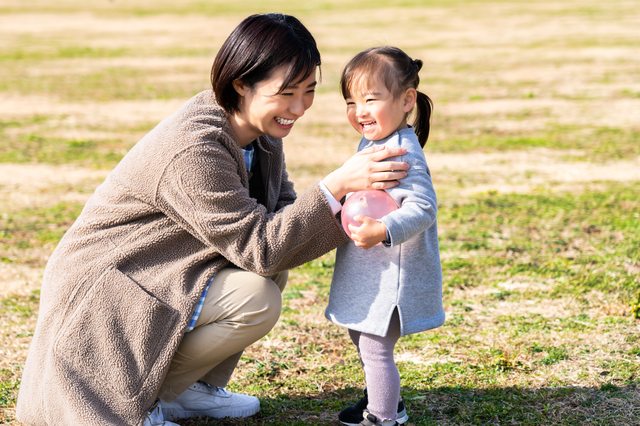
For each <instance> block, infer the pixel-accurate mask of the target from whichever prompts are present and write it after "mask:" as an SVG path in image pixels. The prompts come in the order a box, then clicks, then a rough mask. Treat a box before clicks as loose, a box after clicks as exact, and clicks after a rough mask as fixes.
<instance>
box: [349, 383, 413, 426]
mask: <svg viewBox="0 0 640 426" xmlns="http://www.w3.org/2000/svg"><path fill="white" fill-rule="evenodd" d="M367 405H369V398H368V396H367V388H365V389H364V396H363V397H362V398H360V400H359V401H358V402H356V403H355V404H354V405H352V406H351V407H347V408H345V409H344V410H342V411H340V414H338V420H340V422H341V423H342V424H345V425H347V426H358V425H359V424H360V423H361V422H362V420H364V416H363V415H362V412H363V411H364V410H366V409H367ZM407 420H409V416H407V410H405V408H404V403H403V402H402V400H400V402H398V418H397V419H396V422H398V423H399V424H402V423H405V422H406V421H407Z"/></svg>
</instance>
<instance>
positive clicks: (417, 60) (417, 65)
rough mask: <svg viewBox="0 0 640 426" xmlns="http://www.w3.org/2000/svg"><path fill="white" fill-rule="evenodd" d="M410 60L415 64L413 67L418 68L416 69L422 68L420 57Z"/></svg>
mask: <svg viewBox="0 0 640 426" xmlns="http://www.w3.org/2000/svg"><path fill="white" fill-rule="evenodd" d="M412 62H413V65H415V67H416V68H417V69H418V71H420V70H421V69H422V61H421V60H420V59H414V60H413V61H412Z"/></svg>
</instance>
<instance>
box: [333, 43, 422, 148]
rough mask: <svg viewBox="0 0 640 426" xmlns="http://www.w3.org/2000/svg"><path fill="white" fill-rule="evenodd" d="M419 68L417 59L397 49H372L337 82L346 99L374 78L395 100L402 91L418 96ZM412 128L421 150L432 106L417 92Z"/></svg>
mask: <svg viewBox="0 0 640 426" xmlns="http://www.w3.org/2000/svg"><path fill="white" fill-rule="evenodd" d="M421 68H422V61H421V60H420V59H416V60H413V59H411V58H410V57H409V55H407V54H406V53H404V52H403V51H402V50H400V49H398V48H397V47H390V46H382V47H373V48H371V49H367V50H364V51H362V52H360V53H358V54H357V55H356V56H355V57H354V58H353V59H351V61H349V63H348V64H347V66H346V67H345V68H344V71H343V72H342V77H341V78H340V90H341V91H342V96H343V97H344V98H345V99H346V98H348V97H350V96H351V92H352V91H353V90H361V89H364V90H366V89H368V87H367V82H368V81H370V79H371V78H372V76H376V77H377V78H379V79H380V81H381V82H382V83H383V84H384V85H385V86H386V87H387V89H388V90H389V91H390V92H391V94H392V95H393V96H394V97H395V98H397V97H398V96H400V95H401V94H402V93H403V92H404V91H405V90H407V89H410V88H413V89H416V92H418V84H420V76H419V75H418V72H419V71H420V69H421ZM415 110H416V111H415V117H414V120H413V123H412V124H413V127H414V129H415V132H416V135H417V136H418V141H419V142H420V146H422V147H424V145H425V144H426V143H427V139H428V138H429V129H430V120H431V111H432V110H433V102H432V101H431V98H429V97H428V96H427V95H425V94H424V93H422V92H418V98H417V100H416V108H415Z"/></svg>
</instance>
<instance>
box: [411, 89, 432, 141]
mask: <svg viewBox="0 0 640 426" xmlns="http://www.w3.org/2000/svg"><path fill="white" fill-rule="evenodd" d="M414 108H415V113H414V119H413V128H414V130H415V132H416V136H417V137H418V142H420V146H421V147H422V148H424V146H425V144H426V143H427V139H429V130H430V128H431V112H432V111H433V102H432V101H431V98H430V97H429V96H427V95H425V94H424V93H422V92H418V99H417V100H416V106H415V107H414Z"/></svg>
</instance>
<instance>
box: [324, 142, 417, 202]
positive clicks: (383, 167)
mask: <svg viewBox="0 0 640 426" xmlns="http://www.w3.org/2000/svg"><path fill="white" fill-rule="evenodd" d="M406 151H407V150H406V149H404V148H386V147H384V146H383V147H371V148H369V149H365V150H362V151H360V152H358V153H357V154H356V155H354V156H353V157H351V158H349V159H348V160H347V161H346V162H345V163H344V164H343V165H342V167H340V168H339V169H338V170H334V171H333V172H331V173H329V175H327V177H325V178H324V179H323V180H322V182H323V183H324V185H325V186H326V187H327V189H328V190H329V191H330V192H331V194H332V195H333V197H334V198H335V199H336V200H340V199H342V197H344V196H345V195H347V194H348V193H349V192H354V191H360V190H364V189H387V188H393V187H394V186H398V184H399V182H398V179H402V178H404V177H406V176H407V172H406V171H405V170H408V169H409V164H407V163H404V162H401V161H382V160H385V159H386V158H389V157H395V156H398V155H403V154H405V153H406Z"/></svg>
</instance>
